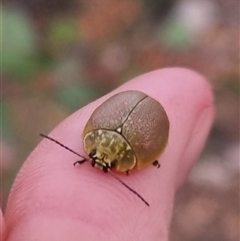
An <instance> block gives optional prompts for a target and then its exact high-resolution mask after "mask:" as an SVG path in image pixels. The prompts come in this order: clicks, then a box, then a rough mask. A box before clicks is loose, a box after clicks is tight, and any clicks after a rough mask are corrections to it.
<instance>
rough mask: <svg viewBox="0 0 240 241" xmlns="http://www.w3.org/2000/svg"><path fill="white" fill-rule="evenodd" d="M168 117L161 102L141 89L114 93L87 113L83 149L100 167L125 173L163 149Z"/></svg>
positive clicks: (148, 163)
mask: <svg viewBox="0 0 240 241" xmlns="http://www.w3.org/2000/svg"><path fill="white" fill-rule="evenodd" d="M168 134H169V120H168V117H167V114H166V112H165V110H164V108H163V107H162V105H161V104H160V103H159V102H158V101H156V100H155V99H153V98H151V97H150V96H148V95H146V94H144V93H142V92H140V91H125V92H121V93H119V94H116V95H114V96H112V97H111V98H109V99H108V100H106V101H105V102H104V103H103V104H101V105H100V106H99V107H98V108H97V109H95V111H94V112H93V113H92V115H91V116H90V118H89V120H88V122H87V124H86V126H85V128H84V131H83V144H84V149H85V151H86V152H87V153H88V155H89V156H90V158H91V159H94V160H95V163H94V164H95V165H94V166H96V167H99V168H100V169H104V168H105V169H115V170H116V171H119V172H128V171H130V170H132V169H133V168H136V169H137V170H141V169H143V168H145V167H147V166H148V165H150V164H152V163H153V162H154V161H155V160H156V159H157V158H158V157H159V155H160V154H161V153H162V152H163V151H164V149H165V147H166V145H167V141H168Z"/></svg>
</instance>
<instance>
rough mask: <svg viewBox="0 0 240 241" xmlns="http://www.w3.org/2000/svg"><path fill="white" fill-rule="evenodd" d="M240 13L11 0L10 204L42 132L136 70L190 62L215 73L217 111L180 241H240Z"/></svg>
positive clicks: (6, 72) (200, 1)
mask: <svg viewBox="0 0 240 241" xmlns="http://www.w3.org/2000/svg"><path fill="white" fill-rule="evenodd" d="M238 18H239V2H238V1H237V0H218V1H215V0H178V1H177V0H88V1H86V0H85V1H84V0H68V1H67V0H54V1H48V0H5V1H4V0H3V2H2V18H1V22H2V23H1V28H2V29H1V33H2V45H1V56H2V70H1V77H2V93H1V94H2V103H1V105H2V111H1V135H2V138H1V143H0V144H1V163H2V164H1V168H2V170H1V172H2V174H3V183H2V184H1V187H2V190H1V193H2V194H3V195H2V200H1V206H2V207H3V208H5V205H6V200H7V196H8V193H9V190H10V187H11V185H12V182H13V180H14V177H15V176H16V173H17V171H18V170H19V168H20V166H21V165H22V163H23V161H24V160H25V159H26V158H27V156H28V155H29V153H30V152H31V150H32V149H33V148H34V147H35V146H36V145H37V144H38V143H39V141H40V137H39V136H38V134H39V132H42V133H48V132H49V131H50V130H52V129H53V128H54V127H55V126H56V125H57V124H59V123H60V122H61V121H62V120H63V119H64V118H66V117H67V116H68V115H70V114H71V113H73V112H74V111H76V110H77V109H79V108H80V107H82V106H84V105H85V104H87V103H89V102H90V101H92V100H95V99H96V98H98V97H100V96H102V95H104V94H105V93H108V92H109V91H111V90H112V89H114V88H116V87H117V86H119V85H121V84H123V83H124V82H125V81H127V80H129V79H130V78H132V77H135V76H138V75H141V74H143V73H146V72H148V71H151V70H155V69H158V68H163V67H170V66H180V67H187V68H191V69H194V70H196V71H198V72H200V73H202V74H203V75H205V76H206V77H207V78H208V79H209V81H210V83H211V85H212V86H213V89H214V92H215V101H216V108H217V112H216V119H215V122H214V126H213V129H212V132H211V135H210V137H209V140H208V142H207V145H206V148H205V150H204V152H203V154H202V155H201V157H200V160H199V162H198V164H197V165H196V166H195V167H194V169H193V171H192V172H191V174H190V176H189V178H188V180H187V182H186V183H185V185H184V186H183V187H181V189H180V190H179V192H178V194H177V197H176V205H175V211H174V217H173V222H172V227H171V241H183V240H184V241H237V240H239V155H240V153H239V148H240V144H239V107H240V106H239V26H238V22H239V19H238Z"/></svg>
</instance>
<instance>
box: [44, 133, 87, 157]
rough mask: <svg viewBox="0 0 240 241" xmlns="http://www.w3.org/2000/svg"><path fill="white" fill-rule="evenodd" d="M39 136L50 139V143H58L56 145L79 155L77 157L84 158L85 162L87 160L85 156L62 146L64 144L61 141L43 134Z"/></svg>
mask: <svg viewBox="0 0 240 241" xmlns="http://www.w3.org/2000/svg"><path fill="white" fill-rule="evenodd" d="M39 135H40V136H42V137H44V138H46V139H48V140H50V141H53V142H55V143H56V144H58V145H59V146H61V147H63V148H65V149H66V150H68V151H70V152H72V153H74V154H75V155H77V156H79V157H81V158H83V159H84V160H86V158H84V157H83V156H81V155H80V154H78V153H77V152H75V151H74V150H72V149H70V148H69V147H67V146H65V145H63V144H62V143H60V142H59V141H57V140H55V139H53V138H52V137H50V136H46V135H44V134H41V133H40V134H39Z"/></svg>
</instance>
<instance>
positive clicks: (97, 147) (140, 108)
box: [40, 90, 169, 206]
mask: <svg viewBox="0 0 240 241" xmlns="http://www.w3.org/2000/svg"><path fill="white" fill-rule="evenodd" d="M40 135H41V136H43V137H45V138H47V139H49V140H51V141H53V142H55V143H57V144H58V145H60V146H62V147H64V148H65V149H67V150H69V151H71V152H73V153H74V154H76V155H78V156H79V157H81V158H82V160H80V161H77V162H75V163H74V165H76V164H82V163H84V162H86V161H87V160H90V161H91V164H92V166H93V167H97V168H99V169H101V170H102V171H104V172H107V173H110V174H111V175H112V176H113V177H114V178H115V179H117V180H118V181H119V182H121V183H122V184H123V185H124V186H125V187H127V188H128V189H129V190H130V191H132V192H133V193H134V194H136V195H137V196H138V197H139V198H140V199H141V200H142V201H143V202H144V203H145V204H146V205H148V206H149V204H148V202H147V201H146V200H144V198H143V197H141V196H140V195H139V194H138V193H137V192H136V191H134V190H133V189H132V188H130V187H129V186H128V185H127V184H125V183H124V182H123V181H122V180H120V179H119V178H118V177H116V176H115V175H113V173H112V171H111V170H115V171H117V172H126V173H127V174H129V172H130V171H131V170H133V169H137V170H141V169H143V168H145V167H147V166H149V165H150V164H153V165H154V166H157V167H160V165H159V163H158V161H157V160H156V159H157V158H158V157H159V156H160V154H161V153H162V152H163V151H164V149H165V147H166V145H167V142H168V135H169V120H168V117H167V114H166V112H165V110H164V108H163V107H162V105H161V104H160V103H159V102H158V101H156V100H155V99H153V98H151V97H150V96H148V95H146V94H144V93H142V92H140V91H135V90H130V91H125V92H121V93H118V94H116V95H114V96H112V97H110V98H109V99H107V100H106V101H105V102H103V104H101V105H100V106H99V107H97V108H96V109H95V111H94V112H93V113H92V115H91V116H90V118H89V120H88V122H87V123H86V126H85V128H84V130H83V147H84V150H85V151H86V153H87V154H88V156H89V159H86V158H84V157H82V156H81V155H80V154H78V153H77V152H75V151H73V150H72V149H70V148H68V147H67V146H65V145H63V144H62V143H60V142H58V141H57V140H55V139H53V138H51V137H49V136H46V135H43V134H40Z"/></svg>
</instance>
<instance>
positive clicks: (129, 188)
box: [108, 170, 150, 207]
mask: <svg viewBox="0 0 240 241" xmlns="http://www.w3.org/2000/svg"><path fill="white" fill-rule="evenodd" d="M108 173H109V174H110V175H111V176H112V177H114V178H115V179H116V180H117V181H119V182H120V183H121V184H122V185H123V186H125V187H126V188H127V189H128V190H130V191H131V192H133V193H134V194H135V195H136V196H138V197H139V198H140V199H141V200H142V201H143V202H144V203H145V204H146V205H147V206H148V207H149V206H150V205H149V203H148V202H147V201H146V200H145V199H144V198H143V197H142V196H141V195H140V194H138V193H137V192H136V191H135V190H133V189H132V188H131V187H129V186H128V185H127V184H126V183H124V182H123V181H122V180H121V179H119V178H118V177H116V176H115V175H114V174H113V173H112V172H111V171H110V170H108Z"/></svg>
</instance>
